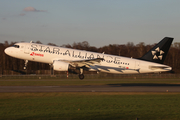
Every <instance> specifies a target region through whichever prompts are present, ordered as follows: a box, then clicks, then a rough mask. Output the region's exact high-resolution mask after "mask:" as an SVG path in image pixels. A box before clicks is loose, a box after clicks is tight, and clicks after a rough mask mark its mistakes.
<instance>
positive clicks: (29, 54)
mask: <svg viewBox="0 0 180 120" xmlns="http://www.w3.org/2000/svg"><path fill="white" fill-rule="evenodd" d="M15 45H17V46H19V47H13V46H12V47H8V48H6V49H5V53H6V54H8V55H9V56H12V57H15V58H19V59H24V60H30V61H35V62H42V63H48V64H53V61H54V60H67V61H78V60H88V59H89V60H90V59H95V58H104V60H102V61H101V62H100V63H99V64H97V65H96V64H94V65H91V66H90V70H96V71H101V72H108V73H118V74H134V73H150V72H163V71H170V70H171V69H172V68H171V67H169V66H167V65H163V64H158V63H153V62H148V61H143V60H139V59H133V58H127V57H121V56H115V55H109V54H103V53H95V52H89V51H84V50H76V49H70V48H63V47H57V46H49V45H43V44H36V43H16V44H15ZM102 68H107V70H106V69H102ZM116 68H117V69H121V70H120V71H119V70H116Z"/></svg>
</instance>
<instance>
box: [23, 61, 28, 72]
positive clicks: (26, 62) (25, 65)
mask: <svg viewBox="0 0 180 120" xmlns="http://www.w3.org/2000/svg"><path fill="white" fill-rule="evenodd" d="M24 61H25V63H24V70H25V69H26V67H27V64H28V60H24Z"/></svg>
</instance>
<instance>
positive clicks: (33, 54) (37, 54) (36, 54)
mask: <svg viewBox="0 0 180 120" xmlns="http://www.w3.org/2000/svg"><path fill="white" fill-rule="evenodd" d="M30 55H31V56H40V57H44V54H40V53H35V52H32V53H31V54H30Z"/></svg>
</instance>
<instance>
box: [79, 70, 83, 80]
mask: <svg viewBox="0 0 180 120" xmlns="http://www.w3.org/2000/svg"><path fill="white" fill-rule="evenodd" d="M79 79H81V80H82V79H84V74H83V69H82V68H80V73H79Z"/></svg>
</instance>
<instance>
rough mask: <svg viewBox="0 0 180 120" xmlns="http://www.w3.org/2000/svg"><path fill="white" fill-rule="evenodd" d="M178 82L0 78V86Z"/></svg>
mask: <svg viewBox="0 0 180 120" xmlns="http://www.w3.org/2000/svg"><path fill="white" fill-rule="evenodd" d="M109 84H180V79H84V80H79V79H9V80H7V79H5V80H4V79H1V80H0V86H60V85H109Z"/></svg>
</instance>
